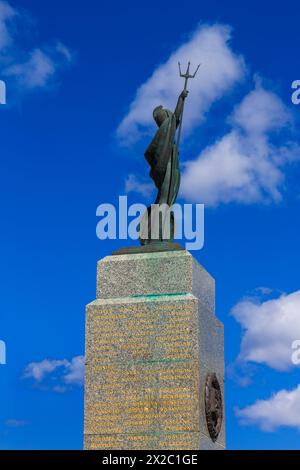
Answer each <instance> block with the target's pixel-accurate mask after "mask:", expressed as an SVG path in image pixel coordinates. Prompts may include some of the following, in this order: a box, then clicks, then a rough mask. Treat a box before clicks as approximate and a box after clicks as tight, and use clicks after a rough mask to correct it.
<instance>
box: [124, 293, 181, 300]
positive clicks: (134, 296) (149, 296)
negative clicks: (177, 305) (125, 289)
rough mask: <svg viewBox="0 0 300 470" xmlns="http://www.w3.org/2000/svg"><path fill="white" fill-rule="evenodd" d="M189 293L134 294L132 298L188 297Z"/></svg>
mask: <svg viewBox="0 0 300 470" xmlns="http://www.w3.org/2000/svg"><path fill="white" fill-rule="evenodd" d="M187 294H188V292H168V293H165V292H164V293H163V294H134V295H131V296H130V297H132V298H136V297H139V298H140V297H147V298H150V299H153V298H156V297H174V296H176V295H187Z"/></svg>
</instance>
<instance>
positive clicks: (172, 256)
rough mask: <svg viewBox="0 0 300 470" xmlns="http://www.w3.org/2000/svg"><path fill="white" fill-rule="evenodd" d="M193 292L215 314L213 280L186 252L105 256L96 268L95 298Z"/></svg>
mask: <svg viewBox="0 0 300 470" xmlns="http://www.w3.org/2000/svg"><path fill="white" fill-rule="evenodd" d="M188 292H189V293H192V294H194V295H195V296H196V297H197V298H198V299H199V302H201V303H202V304H204V305H205V306H206V307H207V308H208V309H209V310H210V311H212V312H214V311H215V282H214V279H213V277H212V276H211V275H210V274H209V273H208V272H207V271H205V269H204V268H203V267H202V266H201V265H200V264H199V263H198V262H197V261H196V260H195V258H194V257H193V256H192V255H191V254H190V253H189V252H188V251H186V250H182V251H166V252H161V253H143V254H133V255H131V254H129V255H119V256H116V255H115V256H107V257H106V258H104V259H103V260H101V261H99V263H98V268H97V298H102V299H106V298H115V297H130V296H132V295H149V294H166V293H167V294H172V293H173V294H177V293H188Z"/></svg>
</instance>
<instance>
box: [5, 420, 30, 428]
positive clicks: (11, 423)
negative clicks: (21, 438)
mask: <svg viewBox="0 0 300 470" xmlns="http://www.w3.org/2000/svg"><path fill="white" fill-rule="evenodd" d="M5 424H6V426H7V427H8V428H22V427H24V426H26V424H27V423H26V421H23V420H21V419H8V420H7V421H6V423H5Z"/></svg>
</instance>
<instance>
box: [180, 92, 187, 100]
mask: <svg viewBox="0 0 300 470" xmlns="http://www.w3.org/2000/svg"><path fill="white" fill-rule="evenodd" d="M188 94H189V92H188V90H183V91H182V92H181V95H180V96H181V98H182V99H183V100H185V98H186V97H187V96H188Z"/></svg>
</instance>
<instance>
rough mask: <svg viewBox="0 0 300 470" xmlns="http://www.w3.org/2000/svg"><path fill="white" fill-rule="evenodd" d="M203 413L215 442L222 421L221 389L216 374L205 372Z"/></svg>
mask: <svg viewBox="0 0 300 470" xmlns="http://www.w3.org/2000/svg"><path fill="white" fill-rule="evenodd" d="M205 414H206V422H207V427H208V431H209V435H210V437H211V439H212V440H213V441H214V442H215V441H216V440H217V439H218V435H219V434H220V431H221V426H222V421H223V400H222V391H221V387H220V384H219V381H218V379H217V376H216V374H207V377H206V382H205Z"/></svg>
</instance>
